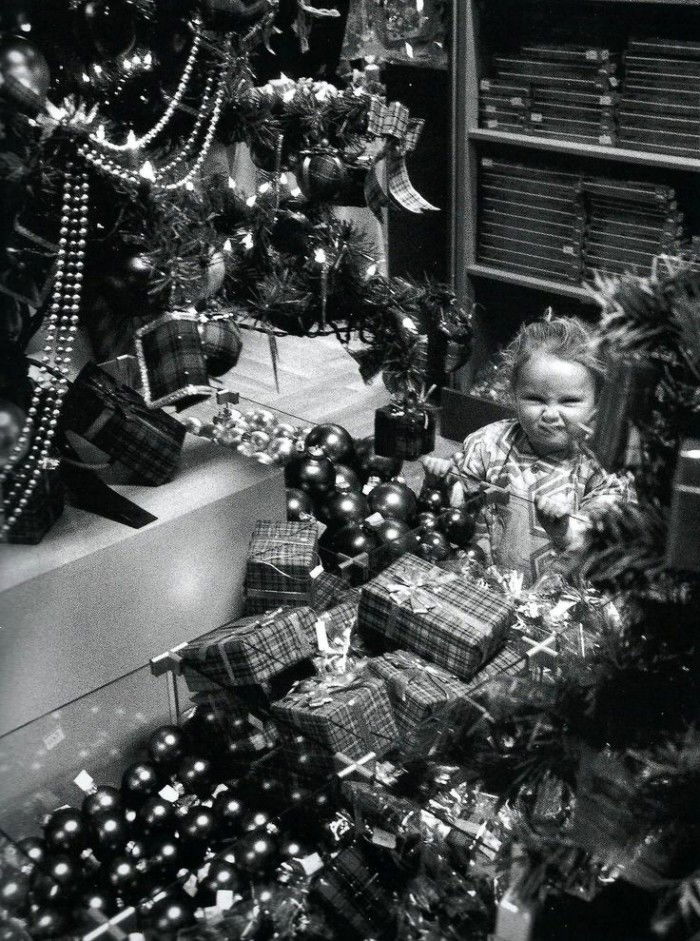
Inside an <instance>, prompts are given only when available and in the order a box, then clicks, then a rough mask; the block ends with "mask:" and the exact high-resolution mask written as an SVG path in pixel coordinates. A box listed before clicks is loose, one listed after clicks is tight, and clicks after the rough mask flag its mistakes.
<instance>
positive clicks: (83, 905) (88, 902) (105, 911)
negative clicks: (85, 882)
mask: <svg viewBox="0 0 700 941" xmlns="http://www.w3.org/2000/svg"><path fill="white" fill-rule="evenodd" d="M76 907H77V908H79V909H84V910H85V911H88V912H99V914H100V915H104V916H105V918H111V916H112V915H114V914H115V913H116V911H117V900H116V899H115V897H114V893H113V892H109V891H107V890H106V889H98V888H94V887H93V888H90V889H86V890H85V891H84V892H82V893H81V895H80V897H79V898H78V899H76ZM93 924H94V922H93Z"/></svg>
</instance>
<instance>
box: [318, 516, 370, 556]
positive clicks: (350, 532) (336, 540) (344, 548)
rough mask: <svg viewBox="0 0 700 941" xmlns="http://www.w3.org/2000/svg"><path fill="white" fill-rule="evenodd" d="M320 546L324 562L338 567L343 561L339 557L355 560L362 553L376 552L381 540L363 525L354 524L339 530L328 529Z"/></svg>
mask: <svg viewBox="0 0 700 941" xmlns="http://www.w3.org/2000/svg"><path fill="white" fill-rule="evenodd" d="M318 544H319V548H320V550H321V556H322V557H323V558H324V561H326V562H327V564H329V565H330V566H331V567H336V566H337V564H338V563H339V562H341V561H342V559H338V558H337V557H338V556H339V555H340V556H345V557H347V558H355V556H358V555H360V553H362V552H374V551H375V550H376V549H377V547H378V546H379V540H378V539H377V537H376V536H375V534H374V533H373V532H372V531H370V530H368V529H367V528H365V527H364V526H363V525H362V524H361V523H358V522H353V523H347V524H346V525H345V526H341V528H340V529H337V530H333V529H327V530H326V531H325V532H324V533H323V535H322V536H321V538H320V539H319V542H318Z"/></svg>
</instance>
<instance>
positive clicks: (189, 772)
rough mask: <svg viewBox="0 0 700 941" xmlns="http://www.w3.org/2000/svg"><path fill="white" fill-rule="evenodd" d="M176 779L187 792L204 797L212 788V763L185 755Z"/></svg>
mask: <svg viewBox="0 0 700 941" xmlns="http://www.w3.org/2000/svg"><path fill="white" fill-rule="evenodd" d="M176 777H177V780H178V781H179V782H180V784H182V786H183V787H184V789H185V791H186V792H188V793H190V794H196V795H197V796H198V797H204V796H206V795H207V794H208V793H209V791H210V790H211V787H212V780H213V769H212V764H211V761H209V759H208V758H203V757H201V756H199V755H185V757H184V758H183V759H182V761H181V762H180V764H179V765H178V766H177V772H176Z"/></svg>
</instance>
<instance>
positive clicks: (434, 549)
mask: <svg viewBox="0 0 700 941" xmlns="http://www.w3.org/2000/svg"><path fill="white" fill-rule="evenodd" d="M416 552H417V554H418V555H419V556H420V557H421V558H422V559H425V560H426V561H427V562H442V560H443V559H446V558H447V557H448V556H449V554H450V544H449V542H448V541H447V539H445V537H444V536H443V534H442V533H441V532H439V531H438V530H433V531H432V532H427V533H422V534H421V536H420V538H419V540H418V547H417V549H416Z"/></svg>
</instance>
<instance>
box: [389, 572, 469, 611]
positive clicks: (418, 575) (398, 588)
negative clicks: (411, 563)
mask: <svg viewBox="0 0 700 941" xmlns="http://www.w3.org/2000/svg"><path fill="white" fill-rule="evenodd" d="M455 578H456V575H455V574H454V572H441V573H440V575H436V574H435V573H434V572H412V571H410V570H409V571H405V572H398V573H395V574H394V581H393V582H389V583H388V584H387V585H386V586H385V588H386V590H387V591H388V593H389V595H390V597H391V600H392V601H393V602H395V603H396V604H397V605H403V604H405V603H406V602H408V605H409V607H410V608H411V610H412V611H415V612H417V613H419V614H425V613H427V612H428V611H431V610H432V609H433V608H436V607H437V606H438V605H439V604H440V599H439V598H435V597H433V595H432V594H431V593H430V592H429V591H427V590H426V589H428V588H436V587H437V586H439V585H447V584H449V583H450V582H452V581H454V580H455Z"/></svg>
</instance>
